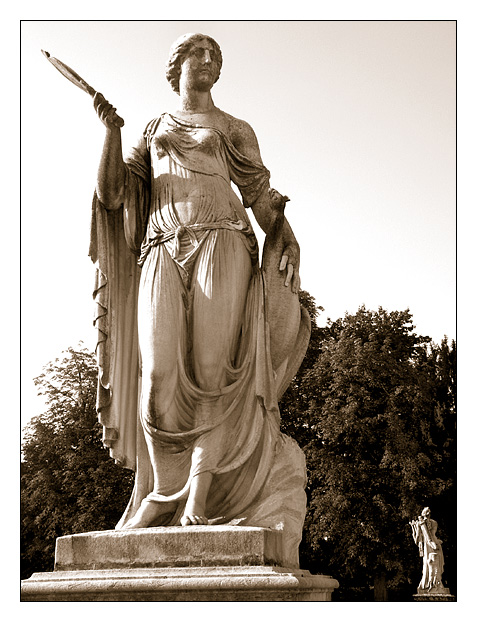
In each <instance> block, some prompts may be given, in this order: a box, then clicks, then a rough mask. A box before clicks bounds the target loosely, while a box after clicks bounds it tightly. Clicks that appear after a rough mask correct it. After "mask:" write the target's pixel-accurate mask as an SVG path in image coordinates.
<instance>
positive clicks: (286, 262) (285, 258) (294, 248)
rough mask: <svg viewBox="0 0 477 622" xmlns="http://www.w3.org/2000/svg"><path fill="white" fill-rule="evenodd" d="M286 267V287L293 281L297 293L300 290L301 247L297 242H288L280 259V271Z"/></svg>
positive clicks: (292, 286) (294, 290) (292, 285)
mask: <svg viewBox="0 0 477 622" xmlns="http://www.w3.org/2000/svg"><path fill="white" fill-rule="evenodd" d="M285 269H286V275H285V287H288V286H289V285H290V283H291V288H292V292H293V293H294V294H297V293H298V292H299V290H300V273H299V270H300V247H299V246H298V244H297V243H296V242H294V241H293V242H290V243H289V244H287V246H286V247H285V249H284V251H283V255H282V259H281V261H280V267H279V270H280V272H283V271H284V270H285Z"/></svg>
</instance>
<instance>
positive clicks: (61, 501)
mask: <svg viewBox="0 0 477 622" xmlns="http://www.w3.org/2000/svg"><path fill="white" fill-rule="evenodd" d="M63 354H64V357H63V358H62V359H61V360H60V359H56V360H55V361H53V362H51V363H49V364H48V365H47V366H46V367H45V368H44V370H43V373H42V374H41V375H40V376H39V377H38V378H36V379H35V383H36V385H37V387H38V390H39V394H42V395H44V396H45V398H46V411H45V413H44V414H42V415H40V416H39V417H36V418H34V419H32V421H31V422H30V424H29V425H28V427H27V429H26V432H25V440H24V442H23V445H22V453H23V456H22V464H21V483H20V488H21V574H22V578H27V577H28V576H30V575H31V573H32V572H38V571H48V570H52V569H53V561H54V547H55V540H56V538H57V537H59V536H63V535H67V534H72V533H80V532H84V531H96V530H103V529H113V528H114V526H115V524H116V522H117V521H118V520H119V517H120V516H121V514H122V512H123V511H124V508H125V507H126V505H127V501H128V498H129V495H130V493H131V490H132V485H133V474H132V472H131V471H128V470H126V469H123V468H121V467H119V466H118V465H116V464H115V463H114V461H113V460H112V459H111V458H110V457H109V453H108V451H107V450H106V449H105V448H104V447H103V444H102V441H101V437H102V427H101V425H100V424H99V423H98V421H97V415H96V408H95V399H96V381H97V369H96V362H95V357H94V355H93V354H92V353H90V352H88V351H87V350H86V349H84V348H79V349H73V348H69V349H68V350H67V351H66V352H65V353H63Z"/></svg>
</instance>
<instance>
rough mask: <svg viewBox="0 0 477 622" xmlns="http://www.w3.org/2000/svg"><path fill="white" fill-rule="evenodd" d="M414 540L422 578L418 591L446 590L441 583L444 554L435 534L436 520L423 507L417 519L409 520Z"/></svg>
mask: <svg viewBox="0 0 477 622" xmlns="http://www.w3.org/2000/svg"><path fill="white" fill-rule="evenodd" d="M410 525H411V528H412V535H413V539H414V542H415V543H416V544H417V545H418V547H419V555H420V556H421V557H422V578H421V582H420V583H419V587H418V593H421V592H430V591H431V590H433V591H437V592H448V591H449V590H448V588H444V586H443V583H442V573H443V571H444V554H443V552H442V541H441V540H439V538H438V537H437V536H436V533H437V522H436V521H435V520H433V519H432V518H431V510H430V509H429V508H427V507H426V508H424V509H423V510H422V513H421V516H419V517H418V519H417V520H415V521H411V522H410Z"/></svg>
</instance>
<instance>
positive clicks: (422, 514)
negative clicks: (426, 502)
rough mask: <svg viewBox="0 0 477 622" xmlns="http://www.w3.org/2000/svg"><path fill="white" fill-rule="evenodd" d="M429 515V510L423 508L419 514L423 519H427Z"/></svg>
mask: <svg viewBox="0 0 477 622" xmlns="http://www.w3.org/2000/svg"><path fill="white" fill-rule="evenodd" d="M430 515H431V510H430V509H429V508H424V509H423V510H422V512H421V516H423V517H424V518H429V517H430Z"/></svg>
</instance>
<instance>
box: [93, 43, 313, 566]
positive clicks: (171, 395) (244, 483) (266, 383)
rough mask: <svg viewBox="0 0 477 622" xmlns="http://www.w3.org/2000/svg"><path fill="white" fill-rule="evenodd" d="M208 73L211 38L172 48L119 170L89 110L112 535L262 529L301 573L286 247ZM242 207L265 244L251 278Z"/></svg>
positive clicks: (285, 231) (291, 283)
mask: <svg viewBox="0 0 477 622" xmlns="http://www.w3.org/2000/svg"><path fill="white" fill-rule="evenodd" d="M221 65H222V55H221V51H220V48H219V46H218V45H217V43H216V42H215V41H214V40H213V39H211V38H210V37H208V36H204V35H201V34H192V35H191V34H189V35H185V36H183V37H181V38H180V39H179V40H178V41H176V43H175V44H174V45H173V46H172V48H171V53H170V57H169V62H168V65H167V78H168V80H169V82H170V84H171V86H172V88H173V89H174V91H175V92H176V93H178V95H179V107H178V109H177V110H176V111H175V112H173V113H169V112H167V113H164V114H161V115H160V116H159V117H157V118H156V119H153V120H152V121H151V122H149V123H148V124H147V126H146V128H145V130H144V133H143V135H142V136H141V138H140V140H139V142H138V144H137V146H136V147H135V148H134V149H133V150H132V152H131V154H130V155H129V157H128V158H126V159H125V160H123V156H122V146H121V130H120V126H121V125H122V120H121V123H118V116H117V114H116V113H115V108H113V107H112V106H111V105H110V104H109V103H108V102H107V101H106V100H105V98H104V97H103V96H102V95H101V94H100V93H97V94H96V96H95V98H94V106H95V109H96V111H97V114H98V116H99V118H100V119H101V121H102V122H103V124H104V125H105V126H106V138H105V143H104V149H103V153H102V158H101V162H100V166H99V171H98V181H97V188H96V194H95V198H94V201H93V221H92V232H91V233H92V237H91V251H90V254H91V257H92V259H93V261H94V262H95V263H96V266H97V273H96V279H97V282H96V288H95V300H96V303H97V315H96V326H97V328H98V335H99V338H98V346H97V354H98V364H99V386H98V412H99V418H100V421H101V423H102V424H103V426H104V442H105V444H106V445H107V446H108V447H109V448H110V453H111V455H112V456H113V457H114V458H115V459H116V460H117V461H118V462H119V463H120V464H122V465H123V466H125V467H128V468H131V469H134V470H135V472H136V480H135V487H134V491H133V494H132V497H131V500H130V502H129V505H128V507H127V508H126V510H125V513H124V515H123V517H122V519H121V521H120V523H119V524H118V526H117V529H135V528H142V527H150V526H151V527H153V526H167V525H171V526H172V525H184V526H187V525H204V524H211V525H214V524H233V525H248V526H258V527H272V528H276V529H281V530H283V533H284V542H285V543H286V544H285V548H286V550H287V558H288V562H289V563H290V565H294V566H298V543H299V541H300V538H301V530H302V524H303V519H304V513H305V506H306V497H305V493H304V485H305V463H304V457H303V453H302V452H301V450H300V449H299V448H298V446H297V445H296V444H295V443H294V442H293V441H292V440H291V439H290V438H288V437H286V436H284V435H283V434H281V433H280V430H279V425H280V417H279V410H278V399H279V398H280V396H281V395H282V393H283V392H284V391H285V389H286V387H287V385H288V384H289V382H290V380H291V379H292V378H293V376H294V375H295V373H296V372H297V370H298V367H299V365H300V364H301V361H302V359H303V356H304V354H305V351H306V348H307V345H308V339H309V333H310V320H309V317H308V314H307V313H306V311H304V310H303V309H301V308H300V304H299V300H298V291H299V283H300V281H299V272H298V270H299V247H298V244H297V242H296V240H295V237H294V235H293V232H292V230H291V228H290V226H289V224H288V222H287V220H286V219H285V218H284V215H283V210H284V206H285V202H286V200H287V197H283V196H282V195H280V194H279V193H278V192H277V191H275V190H272V189H270V186H269V172H268V170H267V169H266V168H265V166H264V165H263V163H262V161H261V157H260V152H259V147H258V143H257V139H256V137H255V134H254V132H253V130H252V128H251V127H250V126H249V125H248V124H247V123H245V122H244V121H241V120H239V119H236V118H234V117H232V116H231V115H230V114H227V113H225V112H223V111H222V110H220V109H219V108H217V107H216V106H215V105H214V102H213V100H212V97H211V88H212V86H213V84H214V83H215V82H216V81H217V80H218V78H219V73H220V70H221ZM231 181H232V182H234V184H235V185H236V186H237V187H238V189H239V191H240V194H241V197H242V202H241V201H240V200H239V198H238V196H237V195H236V194H235V192H234V191H233V189H232V186H231ZM249 207H250V208H251V209H252V210H253V213H254V215H255V217H256V219H257V222H258V223H259V225H260V226H261V227H262V229H263V230H264V231H265V233H266V234H267V236H266V242H265V246H264V252H263V258H262V265H261V267H260V265H259V257H258V247H257V241H256V238H255V235H254V232H253V230H252V227H251V224H250V221H249V218H248V216H247V212H246V209H245V208H249Z"/></svg>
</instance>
